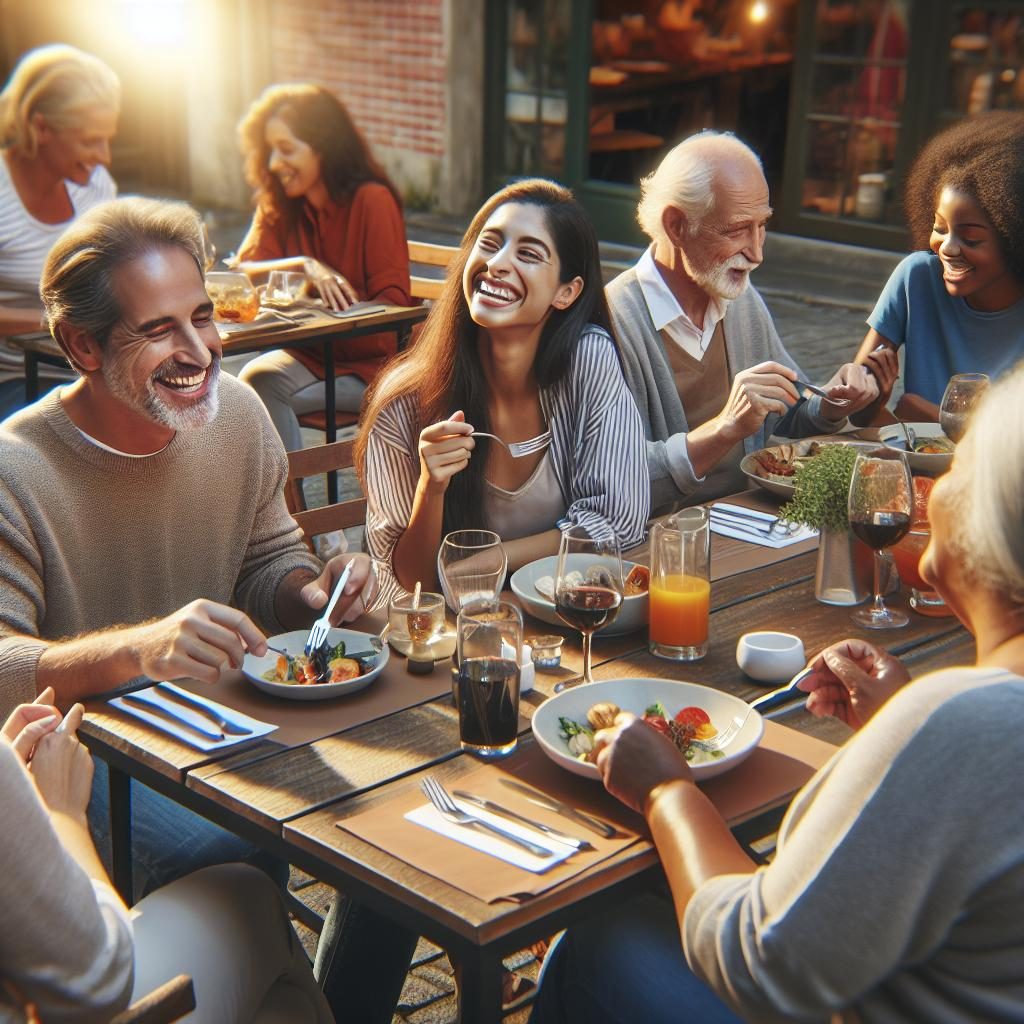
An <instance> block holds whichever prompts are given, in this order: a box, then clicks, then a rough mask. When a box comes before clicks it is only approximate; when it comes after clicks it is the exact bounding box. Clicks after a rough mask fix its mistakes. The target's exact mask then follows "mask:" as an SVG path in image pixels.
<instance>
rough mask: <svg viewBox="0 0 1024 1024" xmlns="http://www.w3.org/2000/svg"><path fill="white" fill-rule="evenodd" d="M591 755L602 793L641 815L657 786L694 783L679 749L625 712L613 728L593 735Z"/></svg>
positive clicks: (620, 715)
mask: <svg viewBox="0 0 1024 1024" xmlns="http://www.w3.org/2000/svg"><path fill="white" fill-rule="evenodd" d="M594 751H595V760H596V761H597V767H598V768H599V769H600V772H601V775H602V776H603V777H604V787H605V789H607V790H608V792H609V793H611V794H612V796H614V797H616V798H617V799H619V800H621V801H622V802H623V803H624V804H625V805H626V806H627V807H630V808H632V809H633V810H634V811H637V812H639V813H640V814H643V813H644V807H645V805H646V803H647V798H648V796H650V794H651V793H652V792H653V791H654V790H655V789H657V787H658V786H660V785H662V784H663V783H665V782H672V781H675V780H677V779H681V780H683V781H685V782H692V781H693V774H692V773H691V771H690V766H689V765H688V764H687V763H686V758H685V757H683V755H682V754H681V753H680V752H679V748H678V747H676V745H675V744H674V743H673V742H672V741H671V740H670V739H669V738H668V737H667V736H663V735H662V734H661V733H660V732H658V731H657V730H656V729H652V728H651V727H650V726H649V725H647V724H646V723H645V722H644V721H642V720H641V719H638V718H637V717H636V716H635V715H631V714H630V713H629V712H628V711H622V712H620V713H619V714H618V715H617V716H616V718H615V724H614V725H613V726H612V728H610V729H601V730H600V731H599V732H597V733H596V734H595V735H594Z"/></svg>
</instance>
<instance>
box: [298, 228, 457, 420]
mask: <svg viewBox="0 0 1024 1024" xmlns="http://www.w3.org/2000/svg"><path fill="white" fill-rule="evenodd" d="M458 251H459V249H458V246H455V245H438V244H437V243H435V242H413V241H410V242H409V262H410V263H414V264H419V265H420V266H426V267H440V268H441V269H442V270H447V269H448V267H449V265H450V264H451V262H452V260H453V259H454V258H455V256H456V254H457V253H458ZM409 281H410V285H411V287H410V294H411V295H412V297H413V298H414V299H418V300H420V301H421V302H422V301H424V300H426V301H433V300H434V299H436V298H437V297H438V296H439V295H440V294H441V289H442V288H443V287H444V275H443V274H442V275H441V276H440V277H436V276H428V275H422V274H411V275H410V277H409ZM412 337H415V328H412V329H410V330H409V332H408V333H406V334H404V335H402V336H401V337H400V338H399V343H398V348H399V351H401V350H402V349H403V348H405V347H406V345H407V344H408V343H409V340H410V338H412ZM358 421H359V415H358V414H357V413H352V412H337V413H335V416H334V422H335V426H336V427H337V428H338V429H340V428H341V427H350V426H352V425H353V424H354V423H357V422H358ZM299 423H300V424H302V426H304V427H311V428H312V429H313V430H326V429H327V414H326V413H325V412H324V410H323V409H318V410H317V411H315V412H308V413H304V414H303V415H302V416H300V417H299Z"/></svg>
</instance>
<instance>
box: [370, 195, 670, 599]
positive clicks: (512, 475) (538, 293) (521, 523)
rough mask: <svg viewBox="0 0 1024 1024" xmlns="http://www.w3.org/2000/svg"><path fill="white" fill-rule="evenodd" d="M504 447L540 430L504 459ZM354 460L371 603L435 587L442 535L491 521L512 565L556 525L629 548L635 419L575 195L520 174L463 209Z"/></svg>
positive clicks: (640, 517)
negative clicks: (451, 255) (442, 267)
mask: <svg viewBox="0 0 1024 1024" xmlns="http://www.w3.org/2000/svg"><path fill="white" fill-rule="evenodd" d="M474 430H480V431H488V432H489V433H492V434H495V435H497V436H498V437H500V438H501V439H502V440H503V441H505V442H506V443H511V442H517V441H525V440H529V439H531V438H534V437H538V436H539V435H541V434H543V433H544V432H545V431H550V432H551V441H550V445H549V446H547V447H546V448H543V449H542V450H541V451H539V452H537V453H535V454H534V455H531V456H529V457H527V458H519V459H513V458H512V457H511V455H510V454H509V453H508V452H507V451H505V449H504V448H502V447H501V446H500V445H497V444H494V443H492V442H489V441H487V440H486V439H483V438H481V439H475V438H474V437H472V436H471V435H472V432H473V431H474ZM356 464H357V467H358V468H359V472H360V474H361V477H362V481H363V484H364V490H365V493H366V495H367V499H368V501H369V508H368V511H367V521H366V531H367V542H368V546H369V550H370V552H371V553H372V554H373V555H374V556H375V557H376V558H378V559H380V560H381V561H382V562H383V563H384V564H385V565H386V566H387V567H388V569H389V570H390V571H389V572H388V573H387V579H386V580H385V585H384V586H383V587H382V599H386V598H387V597H388V596H389V595H390V594H391V593H394V592H395V591H397V590H398V589H399V588H404V589H406V590H411V589H412V588H413V587H414V585H415V584H416V582H417V580H419V581H422V582H423V583H425V584H426V583H427V582H428V581H429V582H430V585H431V586H432V585H433V582H434V580H435V578H436V556H437V551H438V548H439V546H440V543H441V538H442V537H443V535H444V533H446V532H448V531H451V530H456V529H461V528H467V527H480V528H487V529H491V530H494V531H495V532H497V533H498V534H499V535H500V536H501V537H502V539H503V541H505V547H506V551H507V553H508V558H509V566H510V568H516V567H518V566H520V565H524V564H526V563H527V562H529V561H532V560H533V559H535V558H539V557H542V556H544V555H549V554H553V553H554V552H555V551H557V550H558V541H559V536H560V532H559V531H560V529H564V528H567V527H568V526H570V525H580V526H583V527H585V528H586V529H587V530H588V531H589V532H590V533H591V534H592V535H593V536H596V537H609V536H613V537H615V538H617V540H618V541H619V543H620V544H621V545H622V546H623V547H629V546H630V545H633V544H637V543H639V542H640V541H641V540H642V538H643V530H644V524H645V522H646V520H647V513H648V508H649V502H650V494H649V491H650V487H649V484H648V481H647V469H646V455H645V447H644V436H643V428H642V426H641V423H640V417H639V414H638V412H637V410H636V406H635V405H634V403H633V399H632V397H631V396H630V394H629V392H628V390H627V388H626V383H625V380H624V378H623V376H622V370H621V367H620V364H619V358H618V352H617V349H616V345H615V342H614V341H613V339H612V335H611V328H610V321H609V317H608V309H607V305H606V303H605V299H604V290H603V287H602V280H601V266H600V260H599V256H598V247H597V236H596V235H595V233H594V228H593V225H592V224H591V223H590V220H589V218H588V217H587V215H586V213H585V212H584V210H583V208H582V207H581V206H580V205H579V204H578V203H577V202H576V200H575V199H574V198H573V196H572V193H571V192H569V191H568V190H567V189H564V188H562V187H561V186H559V185H556V184H554V183H552V182H549V181H542V180H539V179H532V180H527V181H520V182H517V183H516V184H514V185H510V186H508V187H507V188H505V189H503V190H502V191H501V192H498V193H497V194H496V195H494V196H492V197H491V199H489V200H488V201H487V203H485V204H484V206H483V208H482V209H481V210H480V211H479V213H477V215H476V216H475V217H474V218H473V222H472V224H470V226H469V228H468V230H467V231H466V234H465V236H464V237H463V240H462V246H461V249H460V251H459V255H458V257H457V258H456V259H455V261H454V262H453V264H452V266H451V268H450V270H449V274H448V280H447V284H446V285H445V289H444V292H443V293H442V295H441V297H440V298H439V299H438V301H437V304H436V305H435V306H434V308H433V309H432V310H431V313H430V316H429V317H428V319H427V321H426V324H425V325H424V328H423V332H422V334H421V335H420V338H419V341H418V342H417V344H416V345H415V346H414V347H413V348H412V349H411V350H409V351H408V352H406V353H403V355H402V356H400V357H399V358H398V360H396V361H395V363H394V364H392V367H391V368H390V369H389V370H388V371H387V372H386V373H385V374H384V375H383V376H382V377H381V379H380V381H379V382H378V383H377V385H376V386H375V387H374V389H373V390H372V393H371V395H370V396H369V397H368V399H367V407H366V412H365V415H364V420H363V429H362V431H361V433H360V436H359V439H358V442H357V448H356Z"/></svg>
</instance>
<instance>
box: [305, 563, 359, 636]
mask: <svg viewBox="0 0 1024 1024" xmlns="http://www.w3.org/2000/svg"><path fill="white" fill-rule="evenodd" d="M349 562H352V572H351V574H350V575H349V578H348V583H346V584H345V589H344V590H343V591H342V593H341V597H339V598H338V603H337V604H336V605H335V606H334V611H332V612H331V624H332V625H334V626H337V625H339V624H340V623H342V622H351V621H352V620H353V619H354V618H357V617H358V616H360V615H362V613H363V612H364V611H365V610H366V609H367V608H369V607H370V605H371V604H373V599H374V598H375V597H376V596H377V574H376V572H375V571H374V568H373V561H372V559H371V558H370V557H369V555H350V554H342V555H335V556H334V558H332V559H331V560H330V561H329V562H328V563H327V564H326V565H325V566H324V571H323V572H322V573H321V574H320V575H319V576H318V577H317V578H316V579H315V580H312V581H310V582H309V583H307V584H306V585H305V586H304V587H303V588H302V590H301V591H299V596H300V597H301V598H302V600H303V601H305V602H306V604H308V605H309V606H310V608H315V609H317V610H319V609H321V608H323V607H324V606H325V605H326V604H327V601H328V599H329V598H330V596H331V593H332V591H333V590H334V585H335V583H337V582H338V579H339V578H340V576H341V574H342V573H343V572H344V571H345V566H346V565H348V563H349Z"/></svg>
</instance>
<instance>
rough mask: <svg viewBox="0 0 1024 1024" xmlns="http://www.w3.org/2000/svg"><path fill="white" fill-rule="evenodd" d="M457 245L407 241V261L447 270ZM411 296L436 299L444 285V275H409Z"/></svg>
mask: <svg viewBox="0 0 1024 1024" xmlns="http://www.w3.org/2000/svg"><path fill="white" fill-rule="evenodd" d="M458 251H459V247H458V246H457V245H438V244H437V243H436V242H413V241H410V242H409V262H410V263H418V264H420V265H421V266H427V267H441V268H442V269H443V270H447V269H448V267H449V266H450V265H451V262H452V260H453V259H454V258H455V256H456V255H457V254H458ZM411 282H412V297H413V298H414V299H436V298H437V297H438V296H439V295H440V294H441V289H442V288H443V287H444V275H442V276H441V277H426V276H424V275H421V274H413V275H411Z"/></svg>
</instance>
